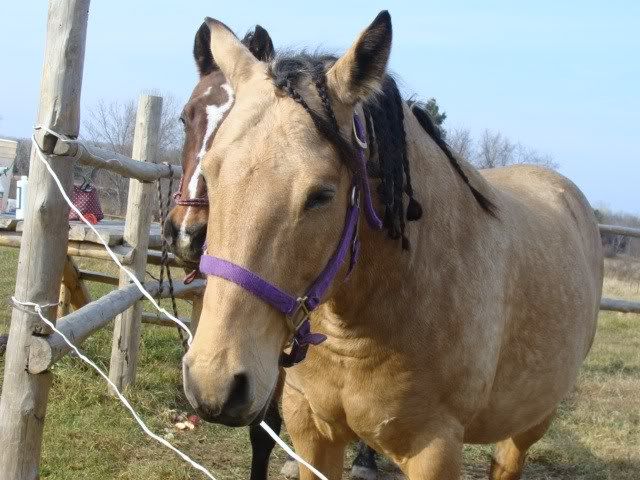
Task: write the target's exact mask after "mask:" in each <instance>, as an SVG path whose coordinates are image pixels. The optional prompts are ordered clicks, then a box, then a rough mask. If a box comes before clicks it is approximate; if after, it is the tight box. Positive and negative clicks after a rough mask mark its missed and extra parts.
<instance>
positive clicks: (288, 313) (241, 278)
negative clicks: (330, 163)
mask: <svg viewBox="0 0 640 480" xmlns="http://www.w3.org/2000/svg"><path fill="white" fill-rule="evenodd" d="M353 130H354V134H355V140H356V143H357V144H358V148H357V155H356V160H357V162H356V171H355V172H354V179H353V186H352V188H351V194H350V198H349V206H348V207H347V214H346V218H345V224H344V228H343V230H342V236H341V237H340V242H339V243H338V248H337V249H336V251H335V253H334V254H333V256H332V257H331V258H330V259H329V262H328V263H327V265H326V266H325V268H324V269H323V270H322V272H321V273H320V275H318V277H317V278H316V280H315V281H314V282H313V283H312V284H311V286H310V287H309V288H308V289H307V291H306V293H305V294H304V295H302V296H294V295H290V294H289V293H287V292H283V291H282V290H280V289H279V288H278V287H276V286H275V285H273V284H272V283H269V282H268V281H266V280H264V279H263V278H261V277H260V276H258V275H256V274H255V273H253V272H250V271H249V270H247V269H245V268H243V267H241V266H239V265H236V264H235V263H231V262H229V261H228V260H225V259H223V258H219V257H214V256H212V255H206V254H205V255H202V257H201V259H200V271H201V272H202V273H205V274H207V275H210V276H214V277H220V278H224V279H225V280H228V281H230V282H233V283H235V284H236V285H239V286H240V287H242V288H244V289H245V290H247V291H249V292H251V293H252V294H253V295H255V296H256V297H258V298H259V299H261V300H262V301H264V302H265V303H268V304H269V305H271V306H272V307H273V308H275V309H276V310H278V311H279V312H281V313H282V314H283V315H284V316H285V319H286V321H287V325H288V327H289V329H290V330H291V332H292V334H293V340H292V343H291V352H290V353H282V355H281V357H280V364H281V365H282V366H283V367H291V366H293V365H295V364H296V363H299V362H301V361H302V360H304V358H305V356H306V354H307V350H308V348H309V345H318V344H320V343H322V342H324V341H325V340H326V339H327V337H326V336H325V335H322V334H320V333H311V325H310V323H309V314H310V313H311V312H312V311H314V310H315V309H316V308H318V305H320V303H321V302H322V298H323V296H324V294H325V293H326V292H327V290H328V289H329V287H330V286H331V284H332V283H333V281H334V279H335V277H336V275H337V274H338V272H339V271H340V267H341V266H342V264H343V263H344V261H345V259H346V258H347V255H349V254H351V261H350V264H349V270H348V273H347V277H348V276H349V274H350V273H351V271H352V269H353V267H354V266H355V263H356V261H357V259H358V253H359V250H360V242H359V240H358V219H359V217H360V192H362V195H363V197H364V215H365V218H366V219H367V223H368V224H369V225H370V226H371V228H373V229H375V230H380V229H382V221H381V220H380V218H379V217H378V215H377V213H376V211H375V210H374V208H373V205H372V203H371V191H370V189H369V182H368V180H367V167H366V158H365V155H364V150H365V148H367V144H366V134H365V129H364V128H363V125H362V122H361V120H360V118H359V117H358V115H357V114H354V116H353Z"/></svg>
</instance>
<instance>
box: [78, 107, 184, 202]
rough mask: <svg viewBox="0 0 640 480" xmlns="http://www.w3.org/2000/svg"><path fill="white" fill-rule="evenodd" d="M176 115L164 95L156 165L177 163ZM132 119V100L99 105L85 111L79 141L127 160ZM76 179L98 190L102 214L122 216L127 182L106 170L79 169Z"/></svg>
mask: <svg viewBox="0 0 640 480" xmlns="http://www.w3.org/2000/svg"><path fill="white" fill-rule="evenodd" d="M179 111H180V110H179V105H178V102H177V100H176V99H175V97H173V96H171V95H165V96H164V97H163V103H162V117H161V122H160V145H159V147H158V155H159V158H158V161H160V162H169V163H173V164H177V163H179V162H180V148H181V146H182V142H183V131H182V128H181V126H180V123H179V117H180V114H179ZM135 119H136V104H135V102H134V101H133V100H129V101H127V102H124V103H121V102H117V101H114V102H110V103H106V102H104V101H100V102H98V103H97V104H96V105H95V106H94V107H93V108H90V109H89V114H88V118H87V120H85V121H84V123H83V132H82V139H83V141H85V142H89V143H91V144H93V145H95V146H98V147H102V148H106V149H108V150H111V151H113V152H115V153H119V154H121V155H125V156H127V157H130V156H131V152H132V148H133V135H134V131H135ZM76 177H77V178H79V179H83V180H90V181H92V182H93V183H95V184H96V185H97V186H98V188H99V191H100V194H101V199H102V202H103V204H104V205H103V208H104V209H105V211H106V212H108V213H112V214H116V215H122V214H123V213H124V211H125V209H126V207H127V196H128V193H129V179H127V178H124V177H122V176H120V175H118V174H115V173H111V172H109V171H106V170H100V169H93V168H81V167H78V168H77V169H76Z"/></svg>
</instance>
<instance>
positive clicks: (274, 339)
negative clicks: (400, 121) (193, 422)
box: [183, 12, 391, 425]
mask: <svg viewBox="0 0 640 480" xmlns="http://www.w3.org/2000/svg"><path fill="white" fill-rule="evenodd" d="M208 25H209V27H210V29H211V50H212V52H213V57H214V59H215V61H216V63H217V64H218V65H219V66H220V70H221V71H222V72H223V73H224V75H225V77H226V78H227V79H228V81H229V83H230V85H231V86H232V88H233V91H234V92H235V103H234V106H233V108H232V109H231V110H230V111H229V113H228V116H227V118H226V120H225V122H224V123H223V124H222V125H221V126H220V128H219V130H218V132H217V134H216V136H215V138H214V139H213V141H212V144H211V147H210V149H209V151H208V152H207V154H206V156H205V158H204V160H203V164H202V170H203V174H204V177H205V179H206V182H207V185H209V186H210V188H209V199H210V202H211V205H210V209H209V224H208V231H207V253H208V254H209V255H212V256H213V255H215V256H216V257H218V258H219V259H224V260H226V261H228V262H232V263H233V264H235V265H236V266H239V267H242V268H243V269H244V270H245V272H246V271H247V270H248V271H250V272H253V274H255V275H258V276H260V277H261V278H262V279H264V280H266V281H267V282H268V283H269V284H271V285H272V286H275V287H277V288H278V289H279V290H281V291H284V292H288V293H289V294H290V295H294V298H296V297H297V296H301V297H302V296H303V295H305V294H306V293H307V292H308V289H309V286H310V285H311V284H312V283H313V282H314V280H316V279H317V278H318V277H319V276H321V275H320V274H321V272H322V271H323V270H324V269H325V267H326V266H327V265H328V263H330V260H331V259H332V258H334V257H335V255H334V254H335V253H336V249H337V245H338V243H339V241H340V239H341V238H343V237H344V231H345V228H344V227H345V225H346V224H347V223H349V222H346V221H345V219H346V218H347V217H348V216H349V213H348V212H351V210H350V208H351V206H352V205H353V203H352V199H353V191H352V187H353V183H352V182H353V180H354V171H355V159H356V156H355V155H356V149H355V148H354V144H353V137H352V131H353V130H352V129H353V113H354V110H356V109H357V108H358V106H359V104H360V103H361V102H363V101H364V100H365V99H367V98H368V97H370V96H372V95H374V94H375V93H376V92H378V91H379V90H380V89H381V88H382V83H383V81H384V79H385V78H386V75H385V71H386V65H387V61H388V57H389V53H390V48H391V20H390V17H389V14H388V13H387V12H383V13H381V14H380V15H378V17H377V18H376V19H375V20H374V22H373V23H372V24H371V25H370V26H369V27H368V28H367V29H366V30H365V31H364V32H363V33H362V34H361V35H360V37H359V38H358V39H357V41H356V42H355V43H354V45H353V46H352V47H351V48H350V49H349V50H348V51H347V52H346V53H345V54H344V55H343V56H342V57H340V58H338V59H337V60H336V59H335V58H332V57H319V56H307V55H298V56H295V57H288V58H284V57H283V58H280V59H276V60H275V61H273V62H271V63H269V64H267V63H265V62H261V61H258V60H256V58H255V57H254V55H252V54H251V52H250V51H249V50H248V49H247V48H246V47H245V46H244V45H243V44H242V42H241V41H240V40H238V39H237V38H236V37H235V35H234V34H233V33H232V32H231V31H230V30H229V29H228V28H227V27H226V26H225V25H223V24H222V23H220V22H218V21H216V20H211V19H210V20H209V21H208ZM356 218H357V217H356ZM351 240H352V238H349V241H350V242H349V245H351ZM349 248H350V247H349ZM345 263H348V262H345ZM340 272H341V273H345V272H346V266H345V267H341V269H340ZM245 280H248V277H245ZM333 283H335V285H334V286H333V287H331V288H330V289H329V290H328V291H327V292H326V295H324V298H323V299H322V300H326V299H328V298H330V297H331V295H333V294H335V291H336V288H339V287H338V286H337V284H338V283H340V282H333ZM254 286H255V285H254ZM245 288H247V287H246V285H245ZM258 288H259V287H258ZM252 291H253V293H250V292H249V291H247V290H245V289H244V288H242V287H240V286H239V285H238V284H237V283H234V282H233V281H229V280H226V279H223V278H221V276H209V277H208V283H207V287H206V291H205V294H204V305H203V312H202V316H201V319H200V323H199V327H198V330H197V333H196V336H195V340H194V342H193V344H192V345H191V348H190V350H189V352H188V353H187V355H186V356H185V358H184V362H183V363H184V385H185V392H186V394H187V396H188V398H189V399H190V401H191V403H192V405H193V406H194V407H195V408H196V409H197V410H198V412H199V413H200V414H201V415H202V416H203V417H204V418H205V419H208V420H210V421H215V422H220V423H225V424H228V425H243V424H248V423H250V422H253V421H255V420H257V419H259V418H260V416H261V413H262V412H263V411H264V409H265V406H266V405H267V403H268V401H269V400H270V397H271V395H272V392H273V390H274V388H275V385H276V380H277V377H278V364H279V358H280V356H281V353H282V351H283V349H284V348H285V347H286V345H287V344H288V342H289V340H290V339H291V336H292V328H291V322H288V321H287V320H286V318H285V315H283V313H281V311H280V310H279V309H277V308H274V307H273V306H271V305H270V304H268V303H267V302H266V301H264V299H260V298H258V296H257V295H256V294H255V290H252ZM289 320H291V319H289ZM295 321H297V320H294V322H295Z"/></svg>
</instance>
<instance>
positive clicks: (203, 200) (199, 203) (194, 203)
mask: <svg viewBox="0 0 640 480" xmlns="http://www.w3.org/2000/svg"><path fill="white" fill-rule="evenodd" d="M194 173H195V172H194ZM183 184H184V176H182V177H180V185H179V186H178V191H177V192H175V193H174V194H173V201H174V203H175V204H176V205H181V206H183V207H208V206H209V197H208V196H207V194H206V193H205V194H204V196H203V197H195V198H187V199H186V200H183V199H182V185H183Z"/></svg>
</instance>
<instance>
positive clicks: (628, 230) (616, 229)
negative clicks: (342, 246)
mask: <svg viewBox="0 0 640 480" xmlns="http://www.w3.org/2000/svg"><path fill="white" fill-rule="evenodd" d="M599 227H600V233H610V234H612V235H625V236H627V237H635V238H640V228H632V227H621V226H618V225H599Z"/></svg>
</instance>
